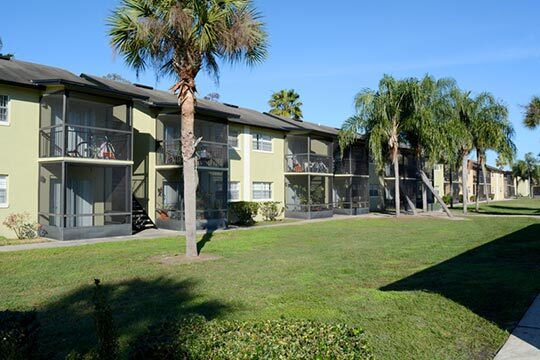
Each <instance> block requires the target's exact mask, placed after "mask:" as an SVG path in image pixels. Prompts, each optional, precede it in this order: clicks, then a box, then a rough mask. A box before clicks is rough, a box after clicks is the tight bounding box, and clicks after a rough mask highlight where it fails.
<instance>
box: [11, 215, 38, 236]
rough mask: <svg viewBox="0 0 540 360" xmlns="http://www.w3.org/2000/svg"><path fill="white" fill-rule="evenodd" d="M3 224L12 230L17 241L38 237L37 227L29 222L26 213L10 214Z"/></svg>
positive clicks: (28, 216)
mask: <svg viewBox="0 0 540 360" xmlns="http://www.w3.org/2000/svg"><path fill="white" fill-rule="evenodd" d="M3 224H4V225H5V226H6V227H7V228H8V229H10V230H13V232H15V235H16V236H17V238H18V239H34V238H36V237H37V236H38V229H39V225H38V224H36V223H32V222H31V221H30V214H28V213H20V214H17V213H15V214H10V215H9V216H8V217H7V218H6V219H5V220H4V222H3Z"/></svg>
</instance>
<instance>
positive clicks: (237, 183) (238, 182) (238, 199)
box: [229, 181, 240, 202]
mask: <svg viewBox="0 0 540 360" xmlns="http://www.w3.org/2000/svg"><path fill="white" fill-rule="evenodd" d="M232 184H235V185H237V186H238V187H237V189H236V190H234V192H236V193H237V194H238V196H237V197H236V198H233V196H232V193H233V190H232V189H231V185H232ZM229 201H231V202H234V201H240V181H229Z"/></svg>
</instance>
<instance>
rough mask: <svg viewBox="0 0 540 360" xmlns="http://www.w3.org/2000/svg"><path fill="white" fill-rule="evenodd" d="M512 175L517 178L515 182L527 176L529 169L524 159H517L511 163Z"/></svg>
mask: <svg viewBox="0 0 540 360" xmlns="http://www.w3.org/2000/svg"><path fill="white" fill-rule="evenodd" d="M512 177H514V178H515V179H517V183H518V184H519V182H520V181H524V180H525V179H527V178H528V177H529V169H528V167H527V163H526V162H525V161H524V160H518V161H516V162H515V163H514V165H512Z"/></svg>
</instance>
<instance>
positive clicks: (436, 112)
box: [403, 75, 457, 217]
mask: <svg viewBox="0 0 540 360" xmlns="http://www.w3.org/2000/svg"><path fill="white" fill-rule="evenodd" d="M456 88H457V86H456V82H455V80H453V79H448V78H443V79H438V80H437V79H435V78H434V77H432V76H430V75H426V76H424V78H422V79H421V80H419V81H414V82H413V83H412V87H411V90H412V97H413V100H414V108H413V110H414V112H413V114H412V116H410V117H408V118H407V119H406V121H404V125H403V130H404V132H405V138H406V140H407V142H408V143H409V144H410V145H411V147H412V148H413V149H414V150H415V152H416V158H417V165H418V174H419V175H420V178H421V179H422V182H423V183H422V202H423V209H424V211H427V189H429V190H430V191H431V192H432V193H433V195H434V196H435V198H436V199H437V201H439V203H440V204H441V206H442V207H443V209H444V211H445V212H446V213H447V214H448V216H450V217H451V216H452V214H451V213H450V211H449V210H448V208H447V207H446V204H445V203H444V202H443V201H442V199H441V198H440V196H439V195H438V194H437V193H436V192H435V191H434V190H433V187H432V186H431V184H430V183H429V178H428V177H427V175H426V173H425V168H426V165H427V166H429V167H433V166H434V165H435V164H437V163H439V162H440V161H441V160H442V161H445V160H446V161H448V160H449V159H448V158H447V157H448V149H447V146H446V145H447V144H448V138H447V134H446V130H447V129H446V128H445V127H444V125H445V122H446V121H448V120H449V119H452V118H455V116H454V115H455V104H454V102H453V101H452V97H451V95H452V92H453V91H455V89H456ZM426 163H427V164H426Z"/></svg>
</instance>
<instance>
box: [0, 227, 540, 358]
mask: <svg viewBox="0 0 540 360" xmlns="http://www.w3.org/2000/svg"><path fill="white" fill-rule="evenodd" d="M181 249H183V241H181V240H179V239H173V238H165V239H156V240H143V241H130V242H124V243H109V244H98V245H89V246H81V247H71V248H59V249H47V250H33V251H26V252H16V253H2V254H0V274H2V275H1V279H2V281H1V282H0V309H2V308H9V309H31V308H36V309H37V310H38V312H39V317H40V320H41V322H42V339H43V340H42V345H43V347H44V350H46V351H49V352H50V353H51V355H52V353H56V357H57V358H61V356H62V355H64V354H65V353H66V352H67V351H69V350H70V349H79V350H81V349H82V350H84V349H87V348H88V347H89V346H91V345H92V344H93V342H94V340H93V335H92V334H93V330H92V318H91V312H90V306H89V305H88V301H89V299H90V298H91V290H92V283H93V279H94V278H100V279H101V280H102V281H103V282H104V284H105V287H106V289H107V291H108V292H109V296H110V298H111V303H112V307H113V310H114V315H115V321H116V323H117V325H118V327H119V333H120V335H121V344H123V345H125V344H126V342H127V341H129V340H131V339H133V337H134V336H136V335H137V334H138V333H139V332H140V331H141V330H142V329H143V328H145V327H146V326H147V325H149V324H151V323H153V322H155V321H157V320H159V319H162V318H170V317H172V316H175V315H177V314H181V313H190V312H191V313H200V314H203V315H205V316H207V317H209V318H231V319H275V318H279V317H281V316H284V317H289V318H295V317H296V318H310V319H318V320H321V321H328V322H344V323H349V324H352V325H357V326H361V327H363V328H364V329H365V330H366V331H367V334H368V337H369V341H370V343H371V346H372V348H373V349H374V352H375V355H376V357H377V358H379V359H388V358H400V359H401V358H405V359H441V358H446V359H491V358H492V356H493V355H494V354H495V352H496V351H497V350H498V348H499V347H500V346H502V344H503V343H504V341H505V340H506V338H507V336H508V329H511V328H512V327H513V326H514V325H515V324H516V322H517V321H519V319H520V317H521V316H522V315H523V313H524V312H525V310H526V309H527V307H528V306H529V305H530V303H531V301H532V300H533V298H534V296H535V295H536V294H537V293H539V292H540V282H539V281H538V279H540V261H539V259H540V221H537V220H535V219H529V218H501V219H497V221H493V219H491V218H481V217H471V218H468V219H466V220H461V221H449V220H445V219H426V218H411V217H404V218H402V219H399V220H396V219H392V218H385V219H366V218H364V219H361V218H360V219H348V220H339V221H330V222H321V223H313V224H308V225H295V226H285V227H272V228H261V229H256V230H251V231H236V232H225V233H215V234H213V236H212V237H211V238H210V239H208V238H207V239H206V242H205V244H204V247H203V250H202V251H203V253H207V254H214V255H218V256H220V257H221V258H220V259H218V260H215V261H208V262H200V263H194V264H184V265H163V264H160V263H159V262H157V261H156V257H159V256H160V255H170V254H174V253H178V252H180V251H181ZM51 357H52V356H51Z"/></svg>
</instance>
